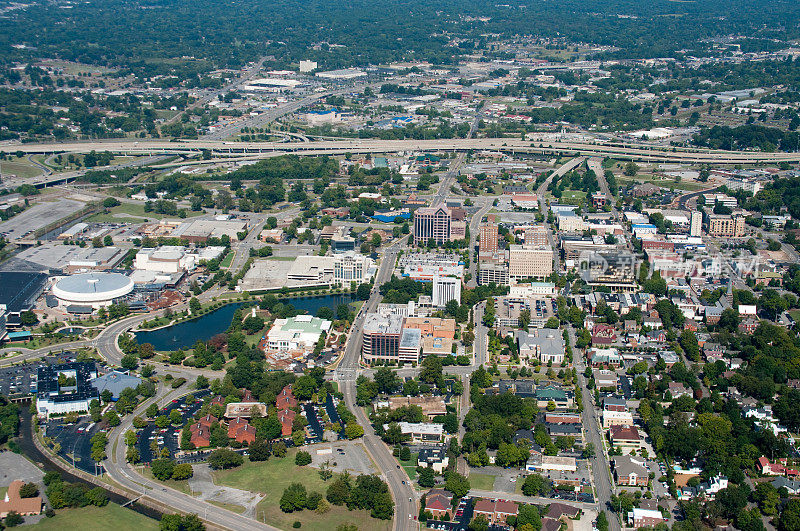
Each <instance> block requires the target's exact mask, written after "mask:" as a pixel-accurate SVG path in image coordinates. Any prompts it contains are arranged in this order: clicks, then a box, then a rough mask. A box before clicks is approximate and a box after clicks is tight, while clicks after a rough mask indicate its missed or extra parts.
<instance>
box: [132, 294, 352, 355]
mask: <svg viewBox="0 0 800 531" xmlns="http://www.w3.org/2000/svg"><path fill="white" fill-rule="evenodd" d="M280 300H281V302H282V303H284V304H291V305H292V306H294V307H295V308H297V309H298V310H300V311H303V310H305V313H308V314H311V315H316V313H317V311H318V310H319V309H320V308H322V307H323V306H327V307H329V308H331V309H332V310H333V311H334V312H335V311H336V307H337V306H339V305H340V304H348V303H350V302H353V300H355V299H354V298H353V296H352V295H322V296H317V297H297V298H281V299H280ZM242 304H244V303H241V302H235V303H232V304H228V305H225V306H223V307H221V308H218V309H216V310H214V311H213V312H211V313H207V314H205V315H203V316H202V317H198V318H197V319H192V320H191V321H184V322H182V323H178V324H176V325H173V326H169V327H167V328H159V329H158V330H151V331H142V332H137V333H136V340H137V341H138V342H139V343H150V344H151V345H153V348H154V349H155V350H160V351H168V350H178V349H181V348H183V349H188V348H192V347H193V346H194V344H195V343H197V342H198V341H208V340H209V339H211V338H212V337H214V336H215V335H217V334H220V333H222V332H224V331H226V330H227V329H228V327H229V326H230V325H231V321H233V314H234V313H235V312H236V310H237V309H238V308H239V307H240V306H242Z"/></svg>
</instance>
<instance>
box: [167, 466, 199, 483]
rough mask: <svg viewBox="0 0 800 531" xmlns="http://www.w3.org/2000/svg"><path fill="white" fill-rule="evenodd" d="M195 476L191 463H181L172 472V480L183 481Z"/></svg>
mask: <svg viewBox="0 0 800 531" xmlns="http://www.w3.org/2000/svg"><path fill="white" fill-rule="evenodd" d="M193 475H194V469H193V468H192V465H190V464H189V463H181V464H179V465H175V468H174V469H173V470H172V479H177V480H183V479H189V478H190V477H192V476H193Z"/></svg>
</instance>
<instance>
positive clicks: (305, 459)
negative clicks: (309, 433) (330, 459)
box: [294, 450, 311, 466]
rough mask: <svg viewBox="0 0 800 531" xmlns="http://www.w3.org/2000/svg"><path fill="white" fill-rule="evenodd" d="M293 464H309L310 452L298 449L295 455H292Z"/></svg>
mask: <svg viewBox="0 0 800 531" xmlns="http://www.w3.org/2000/svg"><path fill="white" fill-rule="evenodd" d="M294 464H296V465H297V466H306V465H309V464H311V454H310V453H308V452H305V451H303V450H300V451H299V452H297V455H295V456H294Z"/></svg>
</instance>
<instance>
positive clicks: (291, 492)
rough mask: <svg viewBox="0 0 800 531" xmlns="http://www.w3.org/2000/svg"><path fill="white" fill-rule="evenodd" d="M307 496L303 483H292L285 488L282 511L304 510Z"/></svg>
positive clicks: (281, 502) (281, 504)
mask: <svg viewBox="0 0 800 531" xmlns="http://www.w3.org/2000/svg"><path fill="white" fill-rule="evenodd" d="M307 496H308V494H307V493H306V488H305V487H304V486H303V485H302V484H301V483H292V484H291V485H289V486H288V487H286V489H284V491H283V495H282V496H281V500H280V508H281V511H283V512H285V513H291V512H294V511H302V510H303V509H305V507H306V501H307Z"/></svg>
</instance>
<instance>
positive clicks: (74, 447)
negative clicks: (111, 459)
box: [43, 417, 102, 474]
mask: <svg viewBox="0 0 800 531" xmlns="http://www.w3.org/2000/svg"><path fill="white" fill-rule="evenodd" d="M43 427H44V429H45V432H44V435H45V436H46V437H49V438H51V439H53V441H54V442H56V443H58V444H59V445H60V448H59V449H58V455H60V456H61V457H63V458H64V459H65V460H66V461H67V462H68V463H70V464H72V465H73V466H74V467H75V468H79V469H81V470H83V471H84V472H88V473H90V474H98V473H101V472H102V470H101V467H102V465H100V466H98V465H97V464H96V463H95V462H94V460H93V459H92V443H91V442H90V441H91V438H92V436H93V435H94V434H96V433H98V432H99V431H101V428H100V425H99V424H95V423H94V422H92V421H91V419H89V418H88V417H84V418H83V419H81V420H79V421H78V422H77V423H75V424H64V421H63V419H52V420H49V421H47V422H46V423H44V424H43Z"/></svg>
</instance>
